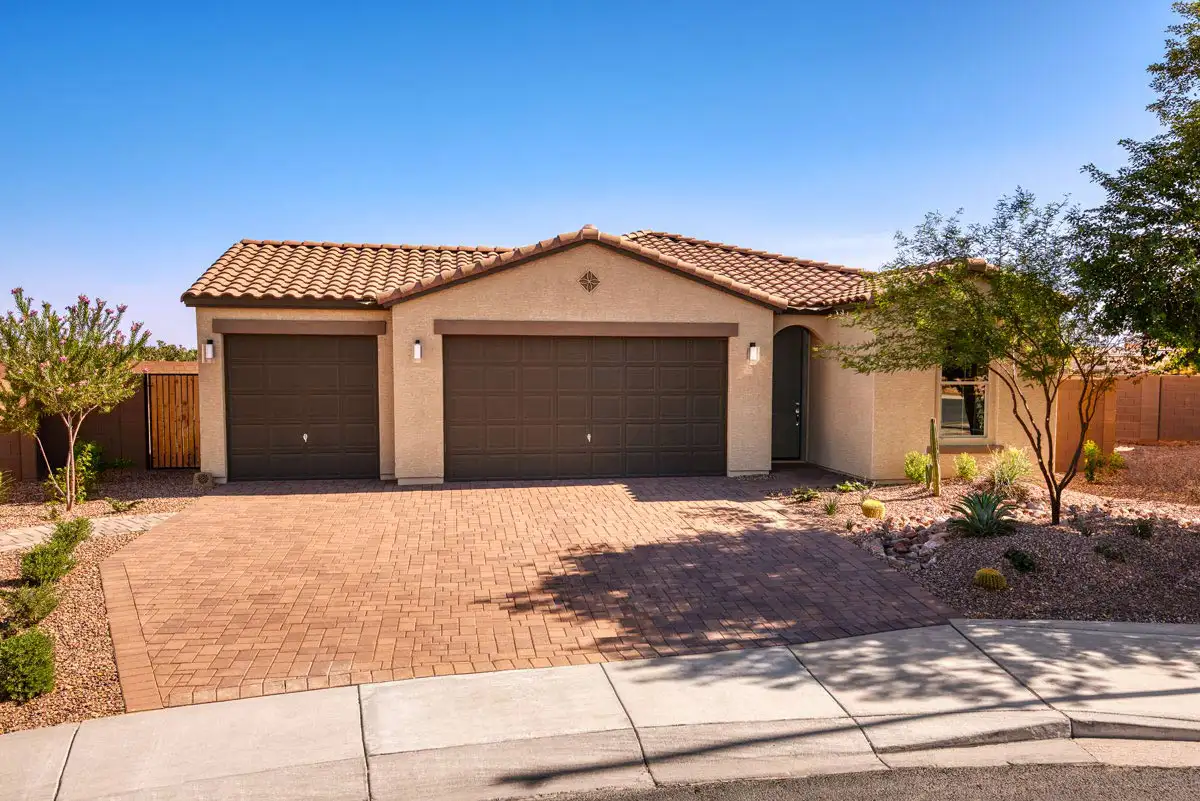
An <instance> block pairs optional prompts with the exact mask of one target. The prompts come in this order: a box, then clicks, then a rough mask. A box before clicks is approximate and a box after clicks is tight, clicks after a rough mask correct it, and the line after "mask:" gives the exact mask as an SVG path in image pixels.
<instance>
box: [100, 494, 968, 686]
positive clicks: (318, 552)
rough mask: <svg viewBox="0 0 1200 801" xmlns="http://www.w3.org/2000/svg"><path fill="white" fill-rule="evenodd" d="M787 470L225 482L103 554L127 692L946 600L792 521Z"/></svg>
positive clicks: (847, 619)
mask: <svg viewBox="0 0 1200 801" xmlns="http://www.w3.org/2000/svg"><path fill="white" fill-rule="evenodd" d="M786 481H787V479H786V478H784V479H779V478H776V479H773V480H767V481H739V480H734V479H723V478H715V479H645V480H631V481H626V482H603V481H591V482H578V483H574V482H573V483H531V484H524V485H487V484H478V485H465V484H464V485H445V486H442V487H433V488H398V487H395V486H392V485H385V484H382V483H374V482H371V483H367V482H320V483H313V482H308V483H298V484H243V485H230V486H229V487H226V488H223V489H222V490H219V491H218V492H217V493H215V494H214V495H211V496H209V497H206V498H203V499H201V500H199V501H198V502H197V503H195V504H194V505H193V506H192V507H190V508H189V509H187V510H186V511H184V512H182V513H180V514H178V515H177V516H175V517H174V518H173V519H171V520H169V521H167V522H166V523H164V524H162V525H160V526H159V527H157V528H155V529H153V530H152V531H150V532H148V533H147V534H145V535H143V536H142V537H141V538H140V539H138V540H136V541H135V542H133V543H131V544H130V545H129V546H128V547H126V548H125V549H124V550H122V551H121V552H119V553H118V554H117V555H116V556H114V557H113V558H112V559H110V560H109V561H108V562H106V563H105V564H104V567H103V574H104V585H105V593H106V597H107V600H108V603H109V611H110V618H111V619H112V629H113V633H114V645H115V647H116V650H117V654H118V666H119V667H120V669H121V674H122V685H123V687H124V689H125V691H126V699H127V702H128V703H129V705H130V707H131V708H145V707H150V706H155V705H156V704H157V703H162V704H165V705H177V704H187V703H196V702H201V701H210V700H217V699H225V698H236V697H247V696H254V695H261V694H264V693H273V692H284V691H290V690H302V689H313V688H318V687H327V686H332V685H340V684H348V683H359V682H366V681H383V680H390V679H398V678H408V677H413V676H428V675H434V674H444V673H465V672H474V671H487V670H497V669H505V668H518V667H539V666H550V665H564V664H577V663H585V662H598V661H605V660H614V659H626V658H641V657H648V656H658V655H672V654H680V653H688V652H698V651H709V650H715V649H725V648H738V647H746V646H768V645H779V644H782V643H798V642H806V641H812V640H819V639H827V638H833V637H842V636H847V635H853V634H863V633H868V632H872V631H881V630H886V629H895V628H905V627H909V626H917V625H925V624H932V623H937V622H941V621H943V620H944V619H945V618H946V617H947V616H948V614H949V610H946V609H945V608H943V607H941V606H940V605H939V604H938V603H937V602H936V601H934V600H933V598H932V597H931V596H929V595H928V594H926V593H925V592H924V591H923V590H922V589H921V588H919V587H918V586H917V585H916V584H914V583H913V582H912V581H911V580H909V579H908V578H907V577H905V576H903V575H902V574H900V573H897V572H894V571H892V570H890V569H888V568H887V567H886V565H884V564H883V563H882V562H881V561H879V560H876V559H874V558H873V557H871V556H870V555H869V554H867V553H866V552H864V551H862V550H860V549H858V548H856V547H855V546H853V545H851V544H850V543H847V542H845V541H843V540H841V539H839V538H838V537H836V536H834V535H832V534H828V533H824V532H818V531H811V530H804V529H802V528H798V527H797V524H795V523H793V522H790V521H789V519H788V517H787V512H786V507H784V506H783V505H782V504H780V503H779V502H777V501H774V500H770V499H769V498H767V492H768V491H769V490H770V489H772V488H777V487H779V486H782V485H783V484H782V483H781V482H786ZM793 481H794V479H793ZM126 581H127V583H126Z"/></svg>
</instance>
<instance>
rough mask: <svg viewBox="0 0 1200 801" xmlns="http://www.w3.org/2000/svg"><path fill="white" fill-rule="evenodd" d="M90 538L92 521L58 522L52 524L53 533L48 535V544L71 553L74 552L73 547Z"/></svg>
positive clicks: (81, 518) (80, 518)
mask: <svg viewBox="0 0 1200 801" xmlns="http://www.w3.org/2000/svg"><path fill="white" fill-rule="evenodd" d="M90 536H92V521H91V520H89V519H87V518H86V517H77V518H75V519H74V520H59V521H58V522H56V523H55V524H54V533H52V534H51V535H50V543H51V544H54V545H58V546H59V547H60V548H62V549H63V550H65V551H66V552H67V553H71V552H72V551H74V550H75V546H77V545H78V544H79V543H81V542H83V541H84V540H86V539H87V538H88V537H90Z"/></svg>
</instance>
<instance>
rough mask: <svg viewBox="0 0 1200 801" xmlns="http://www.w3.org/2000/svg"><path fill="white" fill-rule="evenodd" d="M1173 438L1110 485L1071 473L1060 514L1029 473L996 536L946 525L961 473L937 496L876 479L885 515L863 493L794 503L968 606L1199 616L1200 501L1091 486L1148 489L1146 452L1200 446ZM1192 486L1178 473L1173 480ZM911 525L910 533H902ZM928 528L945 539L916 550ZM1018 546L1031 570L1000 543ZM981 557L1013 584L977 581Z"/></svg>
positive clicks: (1060, 613) (1178, 452) (965, 486)
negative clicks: (1148, 525)
mask: <svg viewBox="0 0 1200 801" xmlns="http://www.w3.org/2000/svg"><path fill="white" fill-rule="evenodd" d="M1171 450H1172V452H1171V453H1169V454H1166V455H1165V456H1164V455H1163V454H1162V453H1161V452H1153V451H1152V452H1150V453H1146V454H1138V455H1137V457H1133V456H1131V454H1130V453H1127V454H1126V458H1127V462H1128V463H1129V465H1130V467H1129V470H1127V471H1121V473H1120V474H1118V476H1114V477H1111V478H1109V479H1108V481H1107V483H1105V484H1103V485H1099V484H1087V483H1085V482H1084V481H1083V479H1082V478H1080V479H1079V480H1078V483H1077V484H1073V485H1072V487H1075V488H1076V489H1069V490H1067V492H1066V493H1064V498H1063V515H1062V524H1061V525H1058V526H1051V525H1050V524H1049V514H1048V505H1047V504H1046V500H1045V499H1046V491H1045V490H1044V489H1042V488H1040V487H1039V486H1037V485H1034V484H1033V483H1032V482H1031V483H1030V485H1029V501H1028V506H1026V505H1025V504H1020V505H1019V511H1018V518H1019V520H1020V522H1019V524H1018V525H1017V527H1016V529H1015V531H1014V533H1013V534H1011V535H1007V536H1001V537H996V538H985V539H978V538H963V537H957V536H955V535H948V534H947V533H945V526H944V523H943V522H942V521H944V520H945V519H946V518H947V517H948V516H949V515H950V514H951V509H950V507H951V505H952V504H954V503H955V502H956V501H957V500H958V499H959V498H961V497H962V496H963V495H965V494H967V493H968V492H971V491H972V490H974V489H977V488H979V487H978V484H975V485H972V484H970V483H968V482H965V481H959V480H955V479H951V480H949V481H947V482H946V483H945V484H944V486H943V491H942V496H941V497H940V498H934V497H932V496H931V495H930V494H929V493H928V492H927V491H926V490H925V488H924V487H923V486H921V485H901V486H885V487H877V488H875V489H874V490H873V491H872V494H871V497H873V498H876V499H877V500H880V501H883V503H884V504H885V507H886V510H887V511H886V518H885V521H884V522H880V521H871V520H868V519H867V518H866V517H864V516H863V515H862V513H861V511H860V510H859V495H858V494H857V493H846V494H837V493H834V492H833V491H832V490H825V491H822V495H821V497H820V498H819V499H817V500H815V501H810V502H807V503H792V504H789V508H790V514H791V515H792V516H793V517H795V518H797V519H798V520H800V521H803V522H804V523H806V524H809V525H813V526H816V527H820V528H824V529H827V530H830V531H833V532H835V533H837V534H839V535H841V536H844V537H848V538H850V539H851V540H852V541H854V542H855V543H856V544H858V545H859V546H860V547H863V548H865V549H867V550H869V551H871V552H872V553H874V554H876V555H877V556H879V557H880V558H885V559H887V560H888V562H889V564H891V565H892V566H893V567H896V568H898V569H901V570H904V571H905V572H906V573H908V574H909V575H910V576H912V577H913V578H914V579H915V580H916V581H917V582H919V583H920V584H922V585H924V586H925V587H926V588H927V589H929V590H930V591H931V592H932V593H933V594H934V595H935V596H936V597H937V598H938V599H939V600H941V601H942V602H944V603H946V604H947V605H948V606H950V607H952V608H954V609H957V610H958V611H959V612H961V613H962V614H963V615H965V616H967V617H989V618H1016V619H1021V618H1025V619H1028V618H1054V619H1065V620H1115V621H1127V622H1150V623H1200V506H1195V505H1190V504H1186V503H1180V502H1179V501H1180V500H1181V499H1180V498H1179V496H1178V492H1176V494H1175V497H1173V498H1171V497H1169V495H1168V493H1167V492H1166V491H1165V486H1166V482H1165V480H1164V481H1163V483H1162V484H1160V485H1158V486H1157V487H1156V489H1154V490H1153V492H1154V494H1157V495H1159V496H1160V497H1162V498H1164V499H1163V500H1152V499H1147V498H1142V499H1139V500H1128V499H1119V498H1110V497H1102V496H1100V495H1098V494H1092V491H1093V490H1094V491H1097V492H1101V491H1103V492H1109V491H1120V492H1121V493H1122V494H1124V495H1126V497H1127V495H1128V493H1129V492H1130V490H1129V489H1128V488H1129V487H1138V486H1140V487H1143V488H1146V489H1147V490H1149V487H1150V483H1149V482H1144V483H1143V482H1139V481H1138V480H1137V479H1134V478H1132V477H1127V476H1126V475H1124V474H1125V473H1132V472H1133V471H1135V470H1137V469H1140V468H1141V467H1142V466H1143V465H1145V464H1149V463H1155V464H1164V463H1171V462H1170V460H1176V461H1177V460H1181V459H1182V460H1186V459H1188V458H1191V457H1190V456H1188V455H1185V454H1188V453H1189V452H1190V453H1197V452H1200V447H1195V448H1188V449H1184V448H1174V449H1171ZM1138 457H1141V458H1138ZM1175 470H1176V475H1178V474H1179V473H1180V472H1181V469H1180V468H1179V466H1178V465H1176V468H1175ZM1183 472H1186V469H1183ZM1185 486H1186V484H1183V483H1180V482H1176V487H1177V488H1182V487H1185ZM1085 489H1086V490H1087V491H1086V492H1085V491H1082V490H1085ZM830 498H836V499H837V500H838V504H839V508H838V512H837V514H836V515H834V516H832V517H831V516H828V515H826V514H825V513H824V511H823V509H822V506H823V504H824V502H825V501H826V500H828V499H830ZM1171 501H1174V502H1171ZM1139 518H1149V519H1151V520H1152V522H1153V528H1154V536H1153V538H1152V539H1150V540H1143V539H1140V538H1139V537H1137V536H1135V535H1134V534H1133V530H1134V521H1135V520H1137V519H1139ZM848 524H849V527H848ZM906 529H907V530H908V531H909V532H911V534H910V536H913V537H914V538H913V539H912V540H903V539H902V538H901V537H900V536H899V533H900V532H904V531H905V530H906ZM931 536H933V537H936V538H938V539H944V540H945V544H944V545H940V547H936V549H935V550H932V551H931V552H928V553H926V552H924V551H921V548H920V543H923V542H925V541H926V540H927V539H929V538H930V537H931ZM897 542H899V543H902V544H901V546H900V548H901V549H902V550H903V551H909V545H910V543H911V546H912V547H911V551H910V552H908V553H900V552H897V551H896V550H894V548H895V544H896V543H897ZM1101 544H1107V545H1110V546H1112V547H1114V548H1116V549H1117V550H1119V551H1120V552H1121V555H1122V557H1123V560H1124V561H1113V560H1110V559H1106V558H1105V557H1104V556H1101V555H1100V554H1097V553H1096V552H1095V548H1096V547H1097V546H1098V545H1101ZM1014 547H1015V548H1019V549H1021V550H1024V551H1026V552H1028V553H1029V554H1030V555H1032V556H1033V558H1034V560H1035V562H1036V564H1037V569H1036V570H1035V571H1034V572H1032V573H1028V574H1023V573H1020V572H1018V571H1017V570H1015V569H1014V568H1013V566H1012V565H1011V564H1010V563H1009V561H1008V560H1007V559H1005V558H1004V556H1003V554H1004V552H1005V551H1006V550H1008V549H1009V548H1014ZM918 553H921V556H920V557H918ZM983 567H991V568H995V569H998V570H1000V572H1002V573H1003V574H1004V576H1005V578H1006V579H1007V580H1008V589H1006V590H1002V591H999V592H989V591H987V590H983V589H980V588H977V587H974V586H973V585H972V583H971V580H972V578H973V577H974V575H975V571H977V570H979V569H980V568H983Z"/></svg>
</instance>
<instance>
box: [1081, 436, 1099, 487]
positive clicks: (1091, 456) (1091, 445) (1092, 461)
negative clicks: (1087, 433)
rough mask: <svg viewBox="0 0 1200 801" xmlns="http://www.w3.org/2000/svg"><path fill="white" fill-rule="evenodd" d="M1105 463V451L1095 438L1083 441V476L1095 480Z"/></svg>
mask: <svg viewBox="0 0 1200 801" xmlns="http://www.w3.org/2000/svg"><path fill="white" fill-rule="evenodd" d="M1103 463H1104V451H1102V450H1100V446H1099V445H1097V444H1096V443H1095V442H1094V441H1093V440H1090V439H1089V440H1088V441H1087V442H1085V443H1083V477H1084V478H1086V479H1087V480H1088V481H1095V480H1096V478H1097V477H1098V476H1099V475H1100V470H1101V468H1102V466H1103Z"/></svg>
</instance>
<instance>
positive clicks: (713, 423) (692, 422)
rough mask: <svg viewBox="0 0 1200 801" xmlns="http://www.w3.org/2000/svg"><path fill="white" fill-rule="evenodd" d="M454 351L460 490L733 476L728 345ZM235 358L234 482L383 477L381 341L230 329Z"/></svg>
mask: <svg viewBox="0 0 1200 801" xmlns="http://www.w3.org/2000/svg"><path fill="white" fill-rule="evenodd" d="M443 346H444V357H443V358H444V368H443V369H444V371H445V373H444V378H445V380H444V392H445V398H444V409H445V430H444V437H445V473H446V479H447V480H449V481H465V480H490V479H554V478H590V477H620V476H676V475H722V474H724V473H725V439H726V435H725V417H726V381H727V378H726V376H727V349H728V346H727V340H725V339H721V338H683V337H664V338H652V337H637V338H634V337H552V336H528V337H517V336H445V337H443ZM224 350H225V353H224V357H225V363H226V367H225V370H226V373H225V374H226V382H225V385H226V420H227V440H226V442H227V447H228V471H229V477H230V478H231V479H243V480H244V479H295V478H378V477H379V473H380V466H379V401H378V397H379V393H378V352H377V344H376V338H375V337H373V336H311V335H273V334H272V335H267V334H230V335H226V337H225V343H224ZM401 447H403V443H401Z"/></svg>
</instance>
